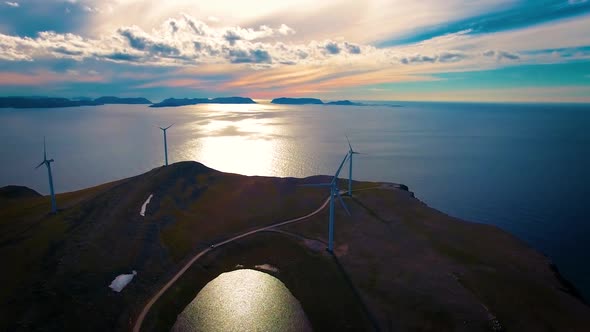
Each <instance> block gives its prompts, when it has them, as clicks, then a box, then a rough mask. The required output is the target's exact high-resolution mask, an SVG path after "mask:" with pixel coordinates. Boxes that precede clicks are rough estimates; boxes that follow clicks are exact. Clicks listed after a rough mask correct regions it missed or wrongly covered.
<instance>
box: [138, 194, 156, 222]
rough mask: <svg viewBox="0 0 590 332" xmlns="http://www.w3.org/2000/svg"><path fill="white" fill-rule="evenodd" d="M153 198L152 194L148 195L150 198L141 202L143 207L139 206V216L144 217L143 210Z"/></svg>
mask: <svg viewBox="0 0 590 332" xmlns="http://www.w3.org/2000/svg"><path fill="white" fill-rule="evenodd" d="M153 196H154V194H150V197H148V199H146V200H145V202H143V205H142V206H141V211H139V215H140V216H142V217H145V208H147V205H148V204H150V201H151V200H152V197H153Z"/></svg>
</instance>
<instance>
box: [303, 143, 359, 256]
mask: <svg viewBox="0 0 590 332" xmlns="http://www.w3.org/2000/svg"><path fill="white" fill-rule="evenodd" d="M346 158H348V154H347V155H346V156H344V159H342V162H341V163H340V167H338V170H337V171H336V174H334V177H333V178H332V181H331V182H329V183H316V184H304V185H303V186H307V187H330V223H329V226H328V251H329V252H334V198H336V197H338V200H339V201H340V204H342V207H343V208H344V210H345V211H346V213H347V214H348V215H350V212H349V211H348V208H347V207H346V204H344V201H343V200H342V196H340V191H339V190H338V174H340V170H342V166H344V162H345V161H346Z"/></svg>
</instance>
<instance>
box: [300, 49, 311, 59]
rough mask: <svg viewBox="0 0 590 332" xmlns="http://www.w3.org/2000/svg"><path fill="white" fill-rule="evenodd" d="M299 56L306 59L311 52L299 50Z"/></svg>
mask: <svg viewBox="0 0 590 332" xmlns="http://www.w3.org/2000/svg"><path fill="white" fill-rule="evenodd" d="M297 56H298V57H299V59H305V58H307V57H308V56H309V54H308V53H307V52H305V51H303V50H297Z"/></svg>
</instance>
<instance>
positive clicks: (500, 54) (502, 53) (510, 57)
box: [498, 51, 520, 60]
mask: <svg viewBox="0 0 590 332" xmlns="http://www.w3.org/2000/svg"><path fill="white" fill-rule="evenodd" d="M498 59H508V60H518V59H520V56H519V55H518V54H515V53H510V52H506V51H499V52H498Z"/></svg>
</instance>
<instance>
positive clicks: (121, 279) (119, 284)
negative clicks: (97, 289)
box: [109, 270, 137, 293]
mask: <svg viewBox="0 0 590 332" xmlns="http://www.w3.org/2000/svg"><path fill="white" fill-rule="evenodd" d="M136 274H137V272H135V270H133V273H131V274H120V275H118V276H117V277H116V278H115V280H113V282H111V284H110V285H109V287H110V288H111V289H112V290H114V291H115V292H117V293H119V292H120V291H122V290H123V288H125V286H127V284H129V283H130V282H131V280H133V277H135V275H136Z"/></svg>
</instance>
